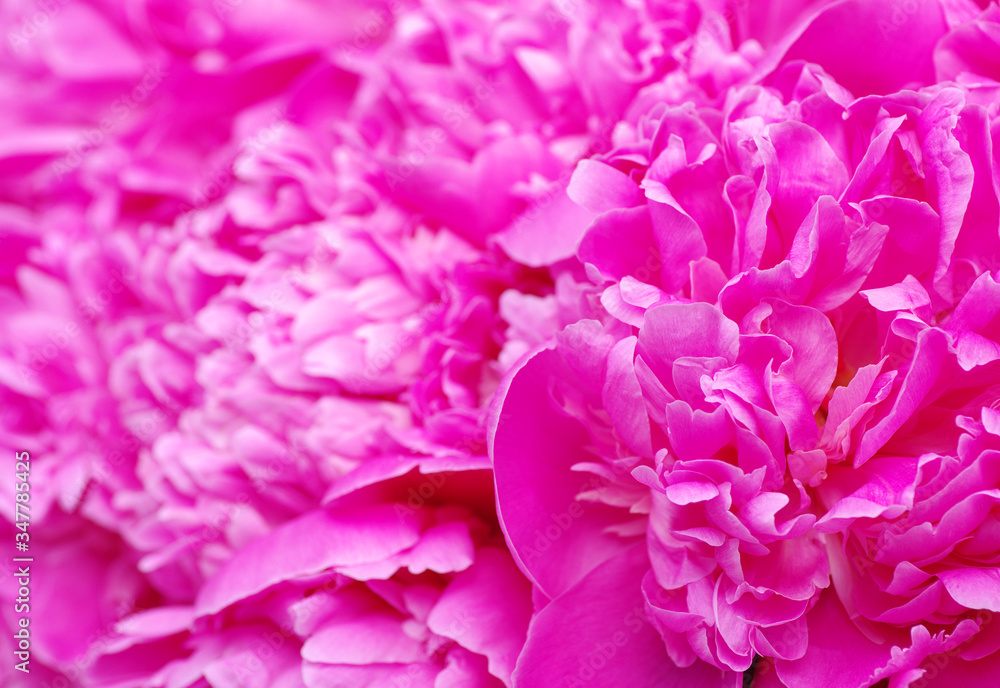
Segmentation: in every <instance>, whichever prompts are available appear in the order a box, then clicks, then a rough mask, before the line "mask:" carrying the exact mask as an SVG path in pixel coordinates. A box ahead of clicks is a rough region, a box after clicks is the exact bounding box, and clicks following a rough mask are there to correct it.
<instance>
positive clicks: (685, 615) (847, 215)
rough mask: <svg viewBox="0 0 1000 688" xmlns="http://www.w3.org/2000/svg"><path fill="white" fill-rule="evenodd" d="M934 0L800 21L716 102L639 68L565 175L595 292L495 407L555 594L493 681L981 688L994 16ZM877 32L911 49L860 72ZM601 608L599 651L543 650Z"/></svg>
mask: <svg viewBox="0 0 1000 688" xmlns="http://www.w3.org/2000/svg"><path fill="white" fill-rule="evenodd" d="M930 5H931V4H930V3H925V4H923V5H920V6H914V8H912V9H913V11H912V12H909V11H905V12H904V11H903V10H899V11H900V12H904V13H903V14H901V15H900V16H895V15H894V14H893V12H896V10H894V9H893V8H892V7H891V6H890V5H888V4H885V5H883V4H881V3H870V7H868V8H866V9H865V10H864V11H865V12H869V13H871V14H870V15H869V16H872V17H873V19H877V18H878V17H879V14H880V13H885V17H886V20H885V21H884V22H883V21H882V20H881V19H878V20H877V21H873V22H872V25H871V26H866V27H865V28H864V30H866V31H872V30H879V31H881V32H882V33H883V35H882V36H881V39H880V40H879V41H877V42H876V41H872V45H867V44H862V43H854V42H852V43H851V44H850V48H849V49H845V48H844V45H843V44H840V45H839V48H840V49H839V50H838V51H835V50H833V49H832V48H831V49H830V50H824V49H823V48H822V47H821V45H820V43H819V42H817V41H816V40H809V39H808V37H809V36H814V37H815V36H819V35H820V33H819V32H826V33H828V34H829V33H832V34H833V35H834V36H842V35H843V33H844V32H846V31H848V30H849V29H848V28H847V27H846V26H845V24H844V22H845V19H846V14H845V13H846V12H847V10H848V9H849V8H850V9H852V10H860V9H861V8H860V7H859V6H858V5H857V4H852V3H835V4H833V5H830V6H829V7H813V8H808V9H806V11H805V13H804V14H803V15H801V16H800V17H799V20H798V21H796V22H794V23H793V26H792V27H791V28H790V29H787V33H786V34H785V36H784V37H782V38H781V39H780V40H777V41H775V42H772V43H770V44H768V43H767V41H766V40H764V39H763V38H762V40H761V46H762V48H763V53H762V54H759V55H758V56H756V57H755V60H754V71H753V72H752V73H751V74H750V75H749V76H744V77H740V78H741V79H742V80H741V81H739V82H737V83H731V84H729V85H728V90H726V92H725V93H724V97H722V98H719V99H717V100H715V101H713V100H711V99H708V100H701V101H699V100H697V99H693V98H690V97H687V96H681V97H677V96H676V95H675V94H674V92H672V91H670V90H669V88H668V87H667V84H668V81H667V80H665V81H664V83H663V84H662V85H661V84H657V85H656V86H650V87H648V88H647V89H646V90H645V91H644V92H642V93H641V94H640V95H639V96H637V98H636V100H635V101H634V103H633V105H632V107H631V109H630V110H629V111H628V112H629V114H628V116H627V117H625V118H624V119H623V120H622V122H620V123H619V125H618V126H617V127H616V129H615V136H614V138H613V146H612V147H611V149H610V150H609V151H607V152H605V153H601V154H598V155H595V156H592V157H591V158H589V159H588V160H584V161H582V162H581V163H580V164H579V165H577V167H576V169H575V171H574V174H573V177H572V180H571V182H570V184H569V187H568V195H569V197H570V198H571V199H572V200H573V201H574V202H575V203H576V204H577V205H578V206H580V207H581V208H583V209H585V210H587V211H588V212H590V213H592V214H593V219H592V220H590V224H589V226H588V227H587V229H586V232H585V233H584V234H583V235H582V237H581V239H580V241H579V243H578V246H577V258H578V260H579V262H580V263H581V264H582V266H583V267H584V268H585V270H586V274H587V277H588V278H589V281H590V282H591V284H592V285H593V286H592V287H591V289H592V290H593V292H594V293H595V294H599V298H600V303H601V308H599V309H597V310H596V311H595V310H591V311H589V312H587V313H586V314H581V317H580V319H579V320H578V321H577V322H576V323H565V322H562V321H561V319H562V318H564V317H565V315H564V313H565V311H560V312H556V311H552V312H551V314H550V316H549V318H548V319H547V321H546V325H547V327H548V328H550V330H551V331H552V332H553V334H552V336H551V337H550V338H549V340H548V341H544V342H538V343H537V344H536V346H535V347H534V348H533V349H531V350H529V351H527V352H526V353H525V355H524V356H523V357H522V358H521V360H520V361H518V363H517V364H515V365H514V367H513V369H512V371H511V373H510V374H509V375H508V377H507V378H506V379H505V381H504V384H503V385H502V387H501V390H500V393H499V394H498V398H497V401H496V402H495V406H494V414H493V416H494V417H493V425H492V426H491V435H490V440H491V445H490V446H491V452H492V457H493V459H494V467H495V475H496V484H497V495H498V505H499V510H500V514H501V518H502V522H503V524H504V529H505V532H506V534H507V537H508V541H509V542H510V544H511V547H512V551H513V552H514V554H515V556H516V557H517V558H518V561H519V563H520V564H521V566H522V569H523V570H525V572H526V573H527V574H528V575H529V576H530V577H531V578H532V580H533V581H534V582H535V584H536V585H538V586H539V588H540V589H541V590H542V591H543V592H544V593H545V594H546V596H547V597H548V598H549V599H550V600H551V602H550V603H549V606H548V607H546V608H544V609H542V610H541V611H540V612H539V613H538V614H536V617H535V619H534V620H533V622H532V630H531V631H530V632H529V639H528V644H527V645H526V648H525V654H524V655H523V657H522V661H521V663H520V664H519V667H518V671H517V672H516V673H515V682H517V679H518V677H519V676H520V677H521V684H522V685H536V684H539V682H541V683H544V682H557V681H560V680H562V681H568V682H570V683H571V684H573V685H576V684H578V683H579V684H588V685H616V684H617V683H618V682H620V681H622V680H626V681H628V682H634V683H636V684H638V685H654V683H653V679H651V678H649V677H650V676H663V675H669V676H673V677H676V678H673V679H667V680H673V681H674V682H675V683H676V684H677V685H706V686H708V685H712V686H716V685H738V684H739V681H740V679H741V674H742V673H743V672H744V671H747V670H750V671H751V675H753V669H754V668H756V674H757V677H756V678H755V679H754V680H755V681H756V684H755V685H758V684H759V685H765V686H771V685H783V686H789V687H791V688H799V687H802V688H805V687H806V686H816V685H837V686H845V687H846V686H852V687H853V686H857V687H858V688H865V687H868V686H872V685H875V684H880V683H879V682H880V681H887V680H889V681H891V683H890V685H892V686H909V685H914V686H917V685H920V686H923V685H955V684H956V683H957V682H960V681H962V680H966V681H972V682H973V683H975V684H977V685H979V684H980V683H981V684H982V685H991V684H990V683H988V682H986V683H982V682H983V681H987V679H986V678H985V677H987V676H990V675H992V672H993V671H994V668H993V665H992V663H991V662H992V661H993V660H992V659H991V656H992V653H993V652H994V650H995V645H994V644H993V637H994V635H995V634H994V632H993V631H992V629H991V627H990V621H991V620H992V612H993V611H995V610H994V607H995V604H994V603H993V602H992V599H993V597H994V596H995V595H996V592H997V590H1000V587H998V585H997V583H996V579H995V575H994V573H995V571H994V569H995V566H996V562H995V556H996V552H995V547H993V543H992V540H991V538H992V535H991V534H990V533H992V530H991V528H992V526H991V524H992V522H993V518H994V511H995V509H994V502H993V501H992V500H993V496H994V495H993V493H994V492H995V491H996V489H997V487H998V483H997V482H996V479H995V478H996V477H995V476H993V474H992V472H991V469H990V468H989V466H990V465H991V461H992V458H991V451H992V450H991V449H989V447H990V446H991V445H990V442H991V441H992V440H990V439H989V438H990V437H991V431H990V430H989V428H990V427H992V423H993V422H995V421H994V415H995V411H994V410H993V407H995V406H996V399H997V389H998V388H997V381H998V380H997V379H996V375H997V370H1000V369H998V368H996V361H997V351H998V349H997V348H996V347H997V342H998V339H997V333H996V332H995V331H994V330H995V327H994V325H995V322H994V321H995V318H996V308H997V306H996V304H997V303H1000V302H998V301H997V296H998V293H997V291H996V284H997V273H996V270H997V268H998V265H1000V264H998V263H997V261H996V256H997V255H1000V251H998V248H1000V245H998V242H1000V229H998V228H1000V216H998V214H997V211H998V207H1000V206H998V195H997V187H996V183H995V179H996V171H995V165H996V162H995V159H994V155H993V152H992V151H993V150H994V137H995V134H994V132H995V131H996V128H995V122H996V118H997V115H998V112H997V108H996V105H995V93H996V90H995V89H996V82H995V81H993V80H992V76H991V75H990V68H989V67H987V66H985V65H984V63H983V61H982V59H979V60H978V61H977V60H976V59H974V58H972V57H971V55H974V54H976V52H975V48H973V47H971V46H972V45H974V46H975V47H976V48H980V47H982V46H983V42H982V40H981V39H979V38H978V36H979V35H981V32H984V31H988V30H989V29H987V28H986V27H988V26H991V23H990V22H992V21H995V13H994V12H993V11H992V10H987V11H986V12H985V13H983V14H982V15H979V9H978V8H976V7H972V6H963V7H957V6H949V7H943V6H934V7H930ZM897 9H898V8H897ZM890 15H891V16H890ZM893 17H895V18H893ZM852 21H853V20H852ZM917 25H919V28H918V27H917ZM973 27H975V28H973ZM751 31H752V29H751ZM904 34H905V36H906V38H907V39H908V40H910V41H915V43H913V44H909V45H906V46H903V45H902V44H901V43H900V41H902V40H903V35H904ZM972 36H976V38H972ZM921 41H922V42H923V43H922V44H921V45H919V46H918V45H917V44H918V43H920V42H921ZM973 41H975V42H974V43H973ZM825 44H826V45H829V46H834V45H838V44H837V43H836V41H835V40H833V39H828V40H827V41H826V42H825ZM886 44H890V45H891V46H892V49H893V50H895V51H899V53H900V54H903V53H905V52H906V51H909V50H913V51H915V53H914V54H915V55H919V59H915V60H912V61H911V62H908V63H905V64H904V63H902V62H898V61H896V58H895V57H892V58H891V59H889V58H887V59H884V60H881V61H880V62H878V63H875V64H874V65H873V66H872V67H871V68H870V69H867V70H866V71H865V75H862V73H861V71H860V70H857V69H855V68H854V66H855V65H857V64H859V63H860V62H861V61H863V60H866V59H868V58H872V57H874V56H875V55H880V56H884V55H885V53H884V52H883V51H884V50H886ZM994 52H995V50H994ZM935 70H936V71H935ZM937 80H939V82H937V83H935V82H936V81H937ZM903 87H906V88H905V89H903V90H900V89H902V88H903ZM564 269H565V268H563V266H561V265H553V266H552V270H553V271H560V270H564ZM539 526H541V527H539ZM612 572H614V573H612ZM609 576H610V577H611V578H609ZM612 578H613V580H614V582H612ZM588 596H589V597H588ZM608 596H610V597H613V598H614V601H613V602H612V601H608V600H606V599H604V598H605V597H608ZM599 598H600V599H601V601H600V604H601V605H602V607H601V615H602V617H601V620H600V621H594V622H593V627H592V628H591V635H590V638H594V639H597V642H596V644H595V643H594V642H593V641H591V640H590V638H588V641H589V642H588V641H584V642H581V643H580V644H579V645H578V646H575V647H574V649H573V650H572V651H570V652H560V651H558V650H556V649H555V648H554V647H553V644H554V641H552V640H549V639H547V638H546V637H545V636H546V633H547V632H551V631H552V629H553V628H557V627H560V626H559V625H560V624H562V623H563V622H564V620H565V621H566V623H579V619H577V618H575V617H573V616H572V614H570V613H569V612H568V611H567V608H568V606H569V605H572V604H586V602H584V600H586V599H591V600H592V603H594V604H597V603H598V599H599ZM556 609H558V610H559V611H558V612H557V611H555V610H556ZM550 610H552V611H550ZM559 615H563V619H560V618H558V616H559ZM633 622H634V628H635V634H634V635H632V634H631V633H630V632H629V627H630V625H632V623H633ZM603 629H606V630H603ZM616 630H621V631H622V635H620V636H618V637H617V640H616V638H615V631H616ZM657 636H658V638H659V643H654V642H653V641H652V640H651V637H657ZM633 638H634V639H636V640H633ZM639 639H641V640H639ZM619 641H620V642H619ZM640 645H641V647H640ZM555 652H558V653H559V657H560V661H559V662H550V661H548V658H549V657H550V656H551V654H552V653H555ZM855 657H857V658H858V659H854V658H855ZM956 657H957V658H958V659H955V658H956ZM862 658H863V659H862ZM845 664H850V665H851V667H852V668H851V669H850V670H847V669H845V666H844V665H845ZM623 677H627V678H623ZM990 680H992V679H990ZM977 681H979V682H980V683H977ZM656 685H659V684H656ZM880 685H881V684H880Z"/></svg>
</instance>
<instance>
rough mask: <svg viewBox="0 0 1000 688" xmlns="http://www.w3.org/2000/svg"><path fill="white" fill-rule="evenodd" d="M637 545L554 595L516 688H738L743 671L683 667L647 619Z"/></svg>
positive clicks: (641, 552) (535, 627) (534, 626)
mask: <svg viewBox="0 0 1000 688" xmlns="http://www.w3.org/2000/svg"><path fill="white" fill-rule="evenodd" d="M648 568H649V560H648V559H647V557H646V553H645V546H644V545H638V546H636V547H633V548H632V549H630V550H628V551H625V552H623V553H621V554H618V555H617V556H615V557H614V558H612V559H609V560H608V561H606V562H604V563H603V564H601V565H600V566H598V567H597V568H595V569H594V570H593V571H591V572H590V573H589V574H587V576H586V577H584V578H583V579H582V580H581V581H580V582H579V583H577V584H576V585H575V586H573V587H572V588H570V589H569V590H567V591H566V592H565V593H563V594H562V595H561V596H560V597H558V598H556V599H555V600H553V601H552V602H551V603H550V604H549V605H548V606H547V607H545V609H543V610H542V611H541V612H540V613H539V614H538V615H537V616H536V617H535V618H534V619H532V622H531V626H530V628H529V629H528V642H527V644H526V645H525V648H524V652H523V654H522V655H521V658H520V659H519V660H518V663H517V668H516V669H515V670H514V686H515V687H516V688H519V687H522V686H523V687H524V688H533V687H534V686H559V685H575V682H577V681H579V682H580V684H582V685H586V686H592V687H593V688H618V686H631V687H634V688H736V686H738V685H740V678H741V677H740V675H739V674H738V673H735V672H723V671H720V670H719V669H716V668H715V667H712V666H710V665H708V664H706V663H704V662H701V661H695V663H694V664H693V665H691V666H690V667H688V668H686V669H681V668H678V667H677V666H676V665H675V664H674V663H673V662H672V661H671V660H670V658H669V656H668V655H667V651H666V649H665V648H664V646H663V640H661V639H660V636H659V634H657V632H656V631H654V630H653V628H652V626H650V625H649V622H648V621H647V620H646V613H645V603H644V600H643V596H642V591H641V584H642V577H643V576H644V575H645V573H646V571H647V570H648Z"/></svg>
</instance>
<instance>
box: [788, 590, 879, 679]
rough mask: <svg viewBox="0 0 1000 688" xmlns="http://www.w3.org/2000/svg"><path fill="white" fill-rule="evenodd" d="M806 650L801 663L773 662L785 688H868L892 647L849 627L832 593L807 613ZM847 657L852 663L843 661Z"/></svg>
mask: <svg viewBox="0 0 1000 688" xmlns="http://www.w3.org/2000/svg"><path fill="white" fill-rule="evenodd" d="M808 620H809V647H808V649H807V650H806V654H805V656H804V657H802V658H801V659H796V660H782V659H779V660H776V661H775V666H776V668H777V670H778V676H779V677H780V678H781V680H782V682H784V684H785V685H786V686H788V688H816V686H838V687H839V688H869V685H870V683H869V682H868V677H869V676H872V675H873V674H874V673H875V671H876V670H878V669H879V668H881V667H882V666H884V665H885V663H886V662H887V661H888V659H889V656H890V650H891V649H892V647H891V644H889V643H885V644H883V645H876V644H875V643H873V642H872V641H870V640H868V638H866V637H865V636H864V635H862V634H861V632H860V631H859V630H858V629H857V628H856V627H855V626H854V624H852V623H851V620H850V619H849V618H848V617H847V613H846V612H845V611H844V609H843V607H842V606H841V604H840V601H839V600H838V599H837V594H836V593H835V592H834V591H833V589H828V590H826V591H824V592H823V593H822V594H821V595H820V598H819V602H818V603H817V604H816V606H815V607H814V608H813V609H812V611H810V612H809V615H808ZM845 657H850V658H851V661H849V662H846V661H844V658H845Z"/></svg>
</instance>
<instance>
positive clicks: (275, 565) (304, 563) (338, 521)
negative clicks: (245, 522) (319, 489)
mask: <svg viewBox="0 0 1000 688" xmlns="http://www.w3.org/2000/svg"><path fill="white" fill-rule="evenodd" d="M419 536H420V532H419V528H418V522H417V519H416V517H415V515H413V514H404V515H400V514H399V513H397V512H396V511H395V510H394V509H393V508H392V507H391V506H390V505H387V504H386V505H379V506H375V507H369V508H360V509H352V510H350V511H339V512H331V511H326V510H318V511H313V512H310V513H308V514H306V515H305V516H300V517H299V518H297V519H295V520H294V521H290V522H288V523H286V524H285V525H283V526H281V527H280V528H276V529H275V530H273V531H272V532H271V533H269V534H268V535H265V536H264V537H262V538H261V539H259V540H256V541H254V542H252V543H251V544H249V545H247V546H246V547H244V548H243V549H242V550H240V551H239V552H238V553H237V554H236V556H234V557H233V558H232V559H230V560H229V561H228V562H227V563H226V564H225V565H224V566H223V567H222V568H221V569H219V571H218V572H217V573H216V574H215V575H214V576H212V578H210V579H209V580H208V581H207V582H206V583H205V585H204V587H203V588H202V589H201V592H200V593H199V595H198V601H197V603H196V604H195V613H196V615H198V616H206V615H208V614H215V613H216V612H219V611H221V610H223V609H225V608H226V607H228V606H229V605H231V604H233V603H234V602H238V601H239V600H242V599H244V598H246V597H249V596H251V595H254V594H256V593H258V592H261V591H262V590H265V589H267V588H269V587H270V586H272V585H276V584H278V583H280V582H282V581H286V580H294V579H295V578H298V577H301V576H308V575H311V574H315V573H319V572H320V571H324V570H326V569H329V568H331V567H335V566H356V565H359V564H367V563H372V562H377V561H380V560H382V559H385V558H386V557H389V556H392V555H393V554H396V553H398V552H401V551H402V550H404V549H407V548H409V547H412V546H413V545H415V544H416V543H417V540H418V539H419Z"/></svg>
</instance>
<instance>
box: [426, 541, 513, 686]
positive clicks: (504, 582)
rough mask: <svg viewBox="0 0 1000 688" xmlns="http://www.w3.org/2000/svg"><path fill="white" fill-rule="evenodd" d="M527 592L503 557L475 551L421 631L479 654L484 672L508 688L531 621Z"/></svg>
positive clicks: (496, 551)
mask: <svg viewBox="0 0 1000 688" xmlns="http://www.w3.org/2000/svg"><path fill="white" fill-rule="evenodd" d="M530 592H531V590H530V584H529V583H528V581H527V580H525V579H524V577H523V576H522V575H521V573H520V572H519V571H518V570H517V567H515V566H514V562H513V561H511V559H510V556H509V555H508V554H507V553H506V552H504V551H502V550H499V549H493V548H483V549H480V550H479V551H478V552H477V553H476V563H475V564H473V565H472V567H471V568H469V569H468V570H467V571H464V572H462V573H460V574H458V575H457V576H456V577H455V579H454V580H453V581H452V582H451V584H449V585H448V587H447V588H446V589H445V591H444V592H443V593H442V594H441V597H440V598H439V599H438V601H437V603H436V604H435V605H434V608H433V609H432V610H431V613H430V616H428V617H427V627H428V628H429V629H430V630H431V631H433V632H434V633H437V634H438V635H440V636H442V637H445V638H452V639H453V640H456V641H457V642H459V643H460V644H461V646H462V647H464V648H466V649H469V650H472V651H473V652H476V653H479V654H481V655H484V656H485V657H486V658H487V660H489V671H490V673H491V674H493V675H494V676H496V677H497V678H499V679H500V680H502V681H503V682H504V684H505V685H510V674H511V672H512V671H513V670H514V663H515V662H516V661H517V656H518V654H519V653H520V651H521V647H522V645H523V644H524V640H525V636H526V634H527V630H528V621H529V620H530V619H531V595H530Z"/></svg>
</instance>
